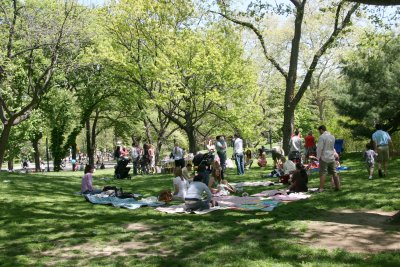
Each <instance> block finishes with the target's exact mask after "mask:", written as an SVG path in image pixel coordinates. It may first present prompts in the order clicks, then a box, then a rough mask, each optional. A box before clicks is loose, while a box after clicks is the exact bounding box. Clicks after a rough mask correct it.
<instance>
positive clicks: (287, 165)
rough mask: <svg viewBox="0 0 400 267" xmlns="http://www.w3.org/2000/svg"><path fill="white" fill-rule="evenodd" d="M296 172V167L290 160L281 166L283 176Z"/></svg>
mask: <svg viewBox="0 0 400 267" xmlns="http://www.w3.org/2000/svg"><path fill="white" fill-rule="evenodd" d="M295 170H296V165H295V164H294V162H293V161H291V160H287V161H286V162H285V163H284V164H283V172H284V173H285V174H289V173H290V172H292V171H295Z"/></svg>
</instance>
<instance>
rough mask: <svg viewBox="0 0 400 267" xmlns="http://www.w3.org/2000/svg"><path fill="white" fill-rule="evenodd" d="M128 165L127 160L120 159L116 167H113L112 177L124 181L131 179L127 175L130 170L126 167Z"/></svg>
mask: <svg viewBox="0 0 400 267" xmlns="http://www.w3.org/2000/svg"><path fill="white" fill-rule="evenodd" d="M128 163H129V159H127V158H120V159H119V160H118V162H117V165H116V166H115V167H114V168H115V172H114V177H115V178H117V179H124V178H128V179H131V175H130V174H129V171H130V170H131V168H129V167H126V166H127V165H128Z"/></svg>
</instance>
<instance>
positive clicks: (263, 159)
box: [257, 152, 267, 168]
mask: <svg viewBox="0 0 400 267" xmlns="http://www.w3.org/2000/svg"><path fill="white" fill-rule="evenodd" d="M257 164H258V166H260V167H261V168H263V167H265V166H267V155H266V154H265V152H263V153H262V154H261V156H260V158H259V159H258V161H257Z"/></svg>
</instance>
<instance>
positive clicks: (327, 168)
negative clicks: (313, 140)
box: [319, 159, 336, 175]
mask: <svg viewBox="0 0 400 267" xmlns="http://www.w3.org/2000/svg"><path fill="white" fill-rule="evenodd" d="M327 173H328V174H329V175H333V174H335V173H336V162H335V161H332V162H325V161H323V160H322V159H321V160H320V161H319V174H320V175H326V174H327Z"/></svg>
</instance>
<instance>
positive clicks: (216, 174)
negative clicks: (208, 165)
mask: <svg viewBox="0 0 400 267" xmlns="http://www.w3.org/2000/svg"><path fill="white" fill-rule="evenodd" d="M221 170H222V168H221V166H220V165H219V162H218V161H214V162H213V168H212V172H211V178H210V180H209V181H208V188H209V189H210V191H211V193H213V194H217V193H221V195H224V196H226V195H229V194H230V193H235V192H236V189H235V188H234V187H233V186H232V185H230V184H229V183H228V181H227V180H226V179H222V178H221ZM214 185H215V186H216V188H213V186H214Z"/></svg>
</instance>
